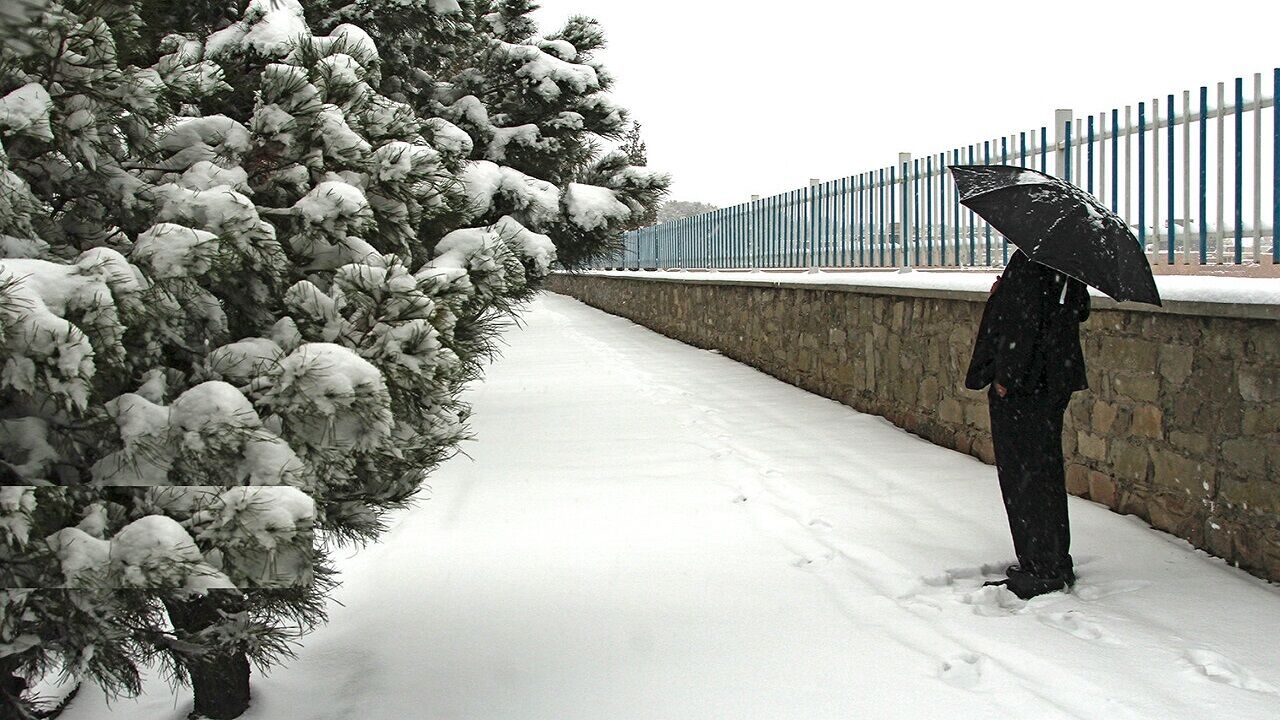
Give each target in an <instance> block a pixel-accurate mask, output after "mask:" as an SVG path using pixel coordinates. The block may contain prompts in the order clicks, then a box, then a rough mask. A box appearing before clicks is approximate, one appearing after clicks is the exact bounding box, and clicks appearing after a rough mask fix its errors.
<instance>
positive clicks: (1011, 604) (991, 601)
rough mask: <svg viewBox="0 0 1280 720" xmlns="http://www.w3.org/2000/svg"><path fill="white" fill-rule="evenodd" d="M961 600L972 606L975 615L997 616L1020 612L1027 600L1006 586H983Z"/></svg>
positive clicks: (1025, 605) (1024, 607) (966, 594)
mask: <svg viewBox="0 0 1280 720" xmlns="http://www.w3.org/2000/svg"><path fill="white" fill-rule="evenodd" d="M961 600H962V601H963V602H965V603H966V604H968V605H972V606H973V613H974V614H975V615H983V616H985V617H999V616H1001V615H1012V614H1014V613H1018V612H1021V611H1022V610H1025V609H1026V607H1027V601H1026V600H1022V599H1020V598H1019V597H1018V596H1017V595H1014V594H1013V593H1011V592H1009V590H1008V589H1007V588H1003V587H998V586H984V587H980V588H978V589H977V590H974V591H973V592H970V593H965V595H964V597H963V598H961Z"/></svg>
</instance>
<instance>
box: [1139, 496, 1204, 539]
mask: <svg viewBox="0 0 1280 720" xmlns="http://www.w3.org/2000/svg"><path fill="white" fill-rule="evenodd" d="M1196 507H1197V505H1196V503H1194V502H1192V500H1191V498H1189V497H1188V496H1187V495H1182V494H1170V493H1156V494H1155V495H1153V496H1152V497H1151V499H1150V500H1149V501H1148V503H1147V510H1148V513H1149V514H1150V522H1151V525H1152V527H1154V528H1156V529H1157V530H1163V531H1165V532H1167V533H1173V534H1174V535H1178V536H1181V537H1184V538H1187V539H1192V538H1191V537H1189V536H1190V535H1192V534H1193V533H1194V534H1196V535H1199V534H1200V533H1201V532H1202V530H1201V527H1202V525H1201V523H1200V522H1199V518H1198V517H1197V513H1196ZM1193 542H1194V540H1193Z"/></svg>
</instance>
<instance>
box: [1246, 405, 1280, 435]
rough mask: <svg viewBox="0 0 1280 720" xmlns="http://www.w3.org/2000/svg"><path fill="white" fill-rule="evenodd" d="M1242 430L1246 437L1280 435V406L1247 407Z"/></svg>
mask: <svg viewBox="0 0 1280 720" xmlns="http://www.w3.org/2000/svg"><path fill="white" fill-rule="evenodd" d="M1241 430H1242V431H1243V432H1244V434H1245V435H1269V434H1272V433H1280V404H1276V405H1263V406H1258V405H1255V406H1252V407H1246V408H1245V409H1244V417H1243V419H1242V423H1241Z"/></svg>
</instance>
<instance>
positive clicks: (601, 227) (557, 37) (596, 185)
mask: <svg viewBox="0 0 1280 720" xmlns="http://www.w3.org/2000/svg"><path fill="white" fill-rule="evenodd" d="M464 9H470V11H471V13H472V14H471V18H472V21H473V23H474V27H475V28H476V33H477V35H476V37H477V43H478V47H477V51H476V52H475V53H474V55H472V56H471V57H470V58H465V57H464V58H463V59H469V60H471V62H470V64H461V65H455V66H453V67H452V68H450V69H451V71H452V72H451V74H450V75H449V78H448V82H444V83H439V84H437V93H436V102H435V103H434V105H433V106H432V107H431V108H428V110H427V111H428V112H437V113H439V114H440V115H442V116H443V117H445V118H446V119H448V120H450V121H452V122H453V123H455V124H457V125H458V126H459V127H461V128H462V129H464V130H466V131H467V133H468V134H469V135H470V136H471V137H472V139H473V140H474V147H473V150H472V153H471V158H472V159H473V160H474V161H475V162H474V163H473V164H472V165H470V166H469V167H468V168H466V169H465V170H464V172H463V176H462V177H463V183H464V185H465V188H466V192H467V195H468V198H469V200H470V213H469V214H468V215H467V216H465V218H464V220H465V221H467V222H472V223H475V222H480V223H484V222H492V221H493V220H496V219H498V218H500V217H503V216H510V217H512V218H514V219H515V220H517V221H519V222H520V223H522V224H523V225H525V226H526V227H529V228H530V229H533V230H536V231H538V232H542V233H546V234H547V235H548V236H550V237H551V238H552V240H553V241H555V243H556V248H557V257H558V259H559V262H560V264H561V265H562V266H564V267H567V268H575V267H582V266H585V265H586V264H588V263H589V262H590V261H591V260H592V259H594V258H596V257H600V256H603V255H606V254H609V253H611V252H613V251H614V250H615V249H616V247H617V244H618V242H619V240H620V237H621V233H622V231H624V230H625V229H627V228H628V227H630V226H634V225H635V224H636V223H637V222H638V221H639V219H640V218H643V217H645V216H646V215H648V214H649V213H650V211H651V209H652V208H654V207H656V206H657V204H658V202H659V201H660V200H661V198H662V196H663V194H665V192H666V188H667V186H668V185H669V183H670V179H669V178H668V176H666V175H665V174H662V173H658V172H655V171H653V170H650V169H649V168H645V167H640V166H635V165H633V164H631V163H630V162H629V161H628V160H627V158H626V155H625V153H622V152H621V151H618V150H613V151H608V152H604V151H602V148H604V147H605V146H607V145H609V144H612V143H614V142H616V141H618V140H619V139H620V138H621V136H622V133H623V132H624V130H625V127H626V121H627V113H626V110H625V109H624V108H622V107H621V106H620V105H618V104H617V103H616V102H615V101H614V100H613V98H612V96H610V95H609V92H608V91H609V89H610V88H611V87H612V84H613V77H612V75H610V74H609V72H608V71H607V69H606V68H605V67H604V65H603V64H602V63H601V62H600V61H599V60H598V59H597V58H595V57H594V53H595V52H596V51H598V50H600V49H602V48H603V47H604V46H605V38H604V31H603V29H602V28H601V27H600V25H599V23H597V22H596V21H594V20H592V19H590V18H587V17H583V16H575V17H573V18H570V19H569V20H568V21H567V22H566V23H565V25H564V27H563V28H561V29H560V30H558V31H557V32H555V33H553V34H551V35H548V36H546V37H537V36H536V35H534V34H533V33H534V32H536V30H529V28H536V25H534V24H533V20H532V19H531V18H529V17H528V16H529V14H530V13H531V12H532V11H533V10H534V9H536V6H535V5H533V4H532V3H527V2H503V3H497V4H496V5H491V4H489V3H485V2H476V3H471V4H464ZM513 28H521V29H520V30H519V31H518V32H517V31H515V30H513ZM526 34H528V35H529V37H527V38H526V39H523V40H521V39H517V38H519V37H520V36H522V35H526Z"/></svg>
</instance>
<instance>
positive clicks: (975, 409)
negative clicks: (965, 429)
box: [964, 402, 991, 433]
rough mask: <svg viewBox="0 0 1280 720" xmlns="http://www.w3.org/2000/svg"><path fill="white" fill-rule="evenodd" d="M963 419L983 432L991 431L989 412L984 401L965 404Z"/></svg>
mask: <svg viewBox="0 0 1280 720" xmlns="http://www.w3.org/2000/svg"><path fill="white" fill-rule="evenodd" d="M964 420H965V422H966V423H968V424H969V425H972V426H973V427H976V428H978V429H979V430H981V431H983V432H986V433H990V432H991V412H990V411H989V410H988V409H987V405H986V403H982V402H974V403H969V404H967V405H965V408H964Z"/></svg>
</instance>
